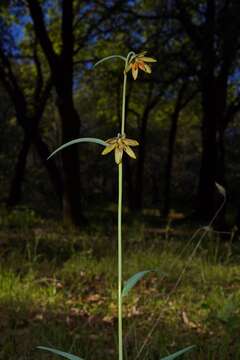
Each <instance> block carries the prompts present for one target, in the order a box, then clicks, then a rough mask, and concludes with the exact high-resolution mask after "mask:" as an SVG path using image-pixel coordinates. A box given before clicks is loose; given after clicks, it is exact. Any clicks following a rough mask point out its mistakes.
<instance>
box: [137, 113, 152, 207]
mask: <svg viewBox="0 0 240 360" xmlns="http://www.w3.org/2000/svg"><path fill="white" fill-rule="evenodd" d="M149 112H150V108H149V107H146V109H145V111H144V113H143V117H142V122H141V127H140V136H139V138H140V145H139V151H138V158H137V168H136V186H135V191H134V204H133V205H134V210H135V211H141V210H142V207H143V177H144V167H145V156H146V137H147V122H148V116H149Z"/></svg>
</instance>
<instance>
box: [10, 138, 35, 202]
mask: <svg viewBox="0 0 240 360" xmlns="http://www.w3.org/2000/svg"><path fill="white" fill-rule="evenodd" d="M30 146H31V139H30V138H29V136H28V135H26V134H25V136H24V139H23V143H22V147H21V150H20V152H19V155H18V159H17V163H16V166H15V171H14V176H13V179H12V182H11V186H10V191H9V196H8V200H7V205H8V206H16V205H17V204H19V202H20V201H21V198H22V184H23V179H24V174H25V170H26V164H27V155H28V152H29V149H30Z"/></svg>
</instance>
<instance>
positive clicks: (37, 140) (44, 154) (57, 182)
mask: <svg viewBox="0 0 240 360" xmlns="http://www.w3.org/2000/svg"><path fill="white" fill-rule="evenodd" d="M33 142H34V146H35V148H36V150H37V153H38V155H39V157H40V159H41V161H42V164H43V166H44V167H45V169H46V170H47V173H48V176H49V179H50V181H51V183H52V185H53V189H54V191H55V193H56V194H57V196H58V198H59V200H60V202H61V203H62V194H63V183H62V176H61V173H60V171H59V169H58V167H57V165H56V162H55V160H54V159H49V160H47V158H48V156H49V155H50V151H49V148H48V146H47V144H46V143H45V142H44V141H43V139H42V138H41V136H40V134H39V132H37V133H36V134H35V136H34V138H33Z"/></svg>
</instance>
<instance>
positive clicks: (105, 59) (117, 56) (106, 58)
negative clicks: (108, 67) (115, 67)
mask: <svg viewBox="0 0 240 360" xmlns="http://www.w3.org/2000/svg"><path fill="white" fill-rule="evenodd" d="M114 58H119V59H122V60H123V61H126V58H125V57H124V56H121V55H111V56H107V57H105V58H103V59H101V60H99V61H98V62H96V64H94V67H96V66H98V65H99V64H101V63H102V62H104V61H107V60H111V59H114Z"/></svg>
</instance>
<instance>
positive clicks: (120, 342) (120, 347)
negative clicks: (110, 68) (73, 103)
mask: <svg viewBox="0 0 240 360" xmlns="http://www.w3.org/2000/svg"><path fill="white" fill-rule="evenodd" d="M134 55H135V53H134V52H133V51H131V52H130V53H129V54H128V56H127V58H126V61H125V69H124V78H123V97H122V123H121V135H124V134H125V118H126V89H127V72H126V67H127V65H128V62H129V60H130V58H131V56H134ZM122 188H123V166H122V162H121V163H120V164H119V165H118V359H119V360H123V331H122V323H123V319H122Z"/></svg>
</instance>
